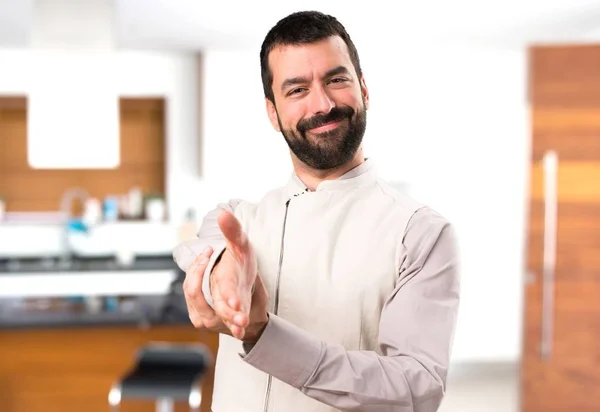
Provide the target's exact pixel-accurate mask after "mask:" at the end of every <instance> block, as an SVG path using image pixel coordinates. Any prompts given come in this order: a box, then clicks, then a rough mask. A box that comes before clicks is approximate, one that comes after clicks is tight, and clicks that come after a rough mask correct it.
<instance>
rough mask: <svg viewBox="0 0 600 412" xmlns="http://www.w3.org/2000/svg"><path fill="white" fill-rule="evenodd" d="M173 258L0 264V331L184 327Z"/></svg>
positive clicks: (179, 280)
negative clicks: (126, 261) (122, 262)
mask: <svg viewBox="0 0 600 412" xmlns="http://www.w3.org/2000/svg"><path fill="white" fill-rule="evenodd" d="M184 277H185V274H184V273H183V272H182V271H181V270H180V269H179V267H177V265H176V264H175V262H174V261H173V258H172V256H170V255H167V256H148V257H138V258H136V259H135V260H134V261H133V262H132V263H131V264H130V265H120V264H119V263H118V262H117V261H116V260H115V259H114V258H80V257H72V258H70V259H69V260H68V261H63V260H60V259H57V258H54V259H43V258H39V259H10V260H8V259H2V260H0V284H1V287H2V293H0V329H7V328H65V327H77V328H80V327H103V326H131V327H151V326H152V325H170V324H182V325H183V324H188V325H190V327H191V323H190V320H189V317H188V313H187V308H186V305H185V299H184V297H183V291H182V284H183V279H184Z"/></svg>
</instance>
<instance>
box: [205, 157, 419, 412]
mask: <svg viewBox="0 0 600 412" xmlns="http://www.w3.org/2000/svg"><path fill="white" fill-rule="evenodd" d="M420 206H421V205H420V204H418V203H417V202H415V201H414V200H412V199H410V198H407V197H405V196H403V195H401V194H400V193H398V192H396V191H395V190H394V189H392V188H391V187H389V186H387V185H386V184H385V183H383V182H381V181H380V180H379V179H378V178H377V177H376V175H375V172H374V170H373V169H369V170H367V171H366V172H364V173H362V174H360V175H359V176H357V177H353V178H351V179H346V180H335V181H326V182H323V183H321V185H320V186H319V188H318V189H317V190H316V191H315V192H306V191H305V190H304V187H303V186H302V185H301V182H300V181H299V180H298V179H297V178H296V177H293V178H292V179H291V181H290V182H289V183H288V185H287V186H286V187H284V188H282V189H278V190H275V191H272V192H270V193H269V194H267V196H265V197H264V198H263V200H262V201H261V202H259V203H258V204H256V205H254V204H250V203H242V204H240V205H239V206H238V208H237V209H236V216H237V217H238V219H240V221H241V222H242V226H243V227H244V230H245V231H246V233H248V236H249V238H250V240H251V242H252V245H253V247H254V249H255V252H256V254H257V258H258V267H259V272H260V275H261V276H262V278H263V280H264V282H265V284H266V287H267V290H268V292H269V305H270V308H269V310H270V311H271V312H273V313H276V314H277V315H279V316H280V317H282V318H284V319H286V320H288V321H290V322H292V323H294V324H295V325H297V326H299V327H300V328H302V329H304V330H306V331H308V332H310V333H312V334H313V335H315V336H317V337H319V338H321V339H322V340H324V341H326V342H328V343H331V344H341V345H343V346H344V347H345V348H346V349H347V350H373V351H376V352H378V353H381V352H380V349H379V344H378V331H379V320H380V315H381V311H382V308H383V305H384V303H385V302H386V300H387V299H388V298H389V297H390V293H391V292H392V290H393V289H394V286H395V283H396V280H397V278H398V273H399V268H400V263H401V259H402V256H403V253H404V251H403V246H402V243H401V242H402V237H403V234H404V232H405V229H406V226H407V224H408V220H409V219H410V217H411V216H412V214H413V213H414V212H415V211H416V210H417V209H418V208H419V207H420ZM241 353H243V349H242V345H241V342H239V341H237V340H235V339H233V338H231V337H229V336H225V335H221V338H220V342H219V352H218V355H217V361H216V373H215V385H214V394H213V403H212V405H213V406H212V408H213V411H214V412H332V411H337V409H334V408H332V407H330V406H327V405H325V404H323V403H321V402H318V401H316V400H314V399H312V398H309V397H308V396H306V395H304V394H303V393H302V392H300V391H299V390H297V389H295V388H292V387H291V386H289V385H287V384H285V383H283V382H281V381H278V380H277V379H276V378H272V377H270V376H268V375H266V374H265V373H263V372H261V371H259V370H257V369H255V368H254V367H251V366H249V365H247V364H246V363H245V362H244V361H243V360H242V359H241V357H240V354H241ZM291 356H293V354H291Z"/></svg>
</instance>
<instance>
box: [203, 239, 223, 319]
mask: <svg viewBox="0 0 600 412" xmlns="http://www.w3.org/2000/svg"><path fill="white" fill-rule="evenodd" d="M211 246H212V248H213V254H212V255H211V256H210V259H209V261H208V266H206V270H205V271H204V277H203V278H202V293H203V294H204V300H206V303H208V305H209V306H210V307H211V308H213V309H214V308H215V304H214V301H213V298H212V294H211V293H210V274H211V272H212V270H213V268H214V267H215V263H216V262H217V259H219V258H220V257H221V255H222V254H223V252H224V251H225V246H226V242H225V241H217V242H212V245H211Z"/></svg>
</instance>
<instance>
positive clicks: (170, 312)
mask: <svg viewBox="0 0 600 412" xmlns="http://www.w3.org/2000/svg"><path fill="white" fill-rule="evenodd" d="M87 299H90V298H87ZM109 299H113V301H116V299H114V298H110V297H109ZM96 301H98V302H102V300H101V298H99V297H96ZM123 301H124V302H125V303H120V304H119V306H117V307H115V308H113V309H110V310H108V309H107V308H106V307H99V308H97V309H96V310H90V308H89V307H88V305H87V304H86V298H82V299H64V298H47V299H40V298H35V299H0V329H22V328H29V329H30V328H35V329H40V328H42V329H45V328H82V327H83V328H91V327H95V328H97V327H108V326H127V327H140V328H149V327H154V326H160V325H188V326H190V327H191V323H190V320H189V317H188V313H187V309H186V306H185V300H184V298H183V296H181V295H180V294H179V293H173V294H170V295H166V296H129V297H127V298H126V299H124V300H123Z"/></svg>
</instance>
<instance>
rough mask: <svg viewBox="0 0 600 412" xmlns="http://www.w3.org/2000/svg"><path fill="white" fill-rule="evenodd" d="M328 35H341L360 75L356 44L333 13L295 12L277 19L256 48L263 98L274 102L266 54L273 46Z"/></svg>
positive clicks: (313, 41)
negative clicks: (260, 44)
mask: <svg viewBox="0 0 600 412" xmlns="http://www.w3.org/2000/svg"><path fill="white" fill-rule="evenodd" d="M331 36H339V37H341V38H342V40H343V41H344V43H346V46H347V47H348V52H349V53H350V60H351V61H352V65H353V66H354V70H356V74H357V75H358V76H359V77H360V76H362V70H361V68H360V59H359V58H358V52H357V51H356V46H354V43H353V42H352V39H350V35H349V34H348V33H347V32H346V29H345V28H344V26H343V25H342V24H341V23H340V22H339V21H338V20H337V19H336V18H335V17H333V16H330V15H328V14H323V13H321V12H318V11H299V12H296V13H292V14H290V15H288V16H286V17H284V18H283V19H281V20H279V21H278V22H277V24H276V25H275V26H273V28H271V30H269V32H268V33H267V35H266V36H265V39H264V41H263V43H262V47H261V49H260V71H261V77H262V83H263V90H264V93H265V97H266V98H267V99H269V100H270V101H271V102H273V103H275V96H274V95H273V72H271V68H270V67H269V53H271V51H272V50H273V49H274V48H275V47H277V46H287V45H296V44H309V43H316V42H318V41H321V40H324V39H326V38H328V37H331Z"/></svg>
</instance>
